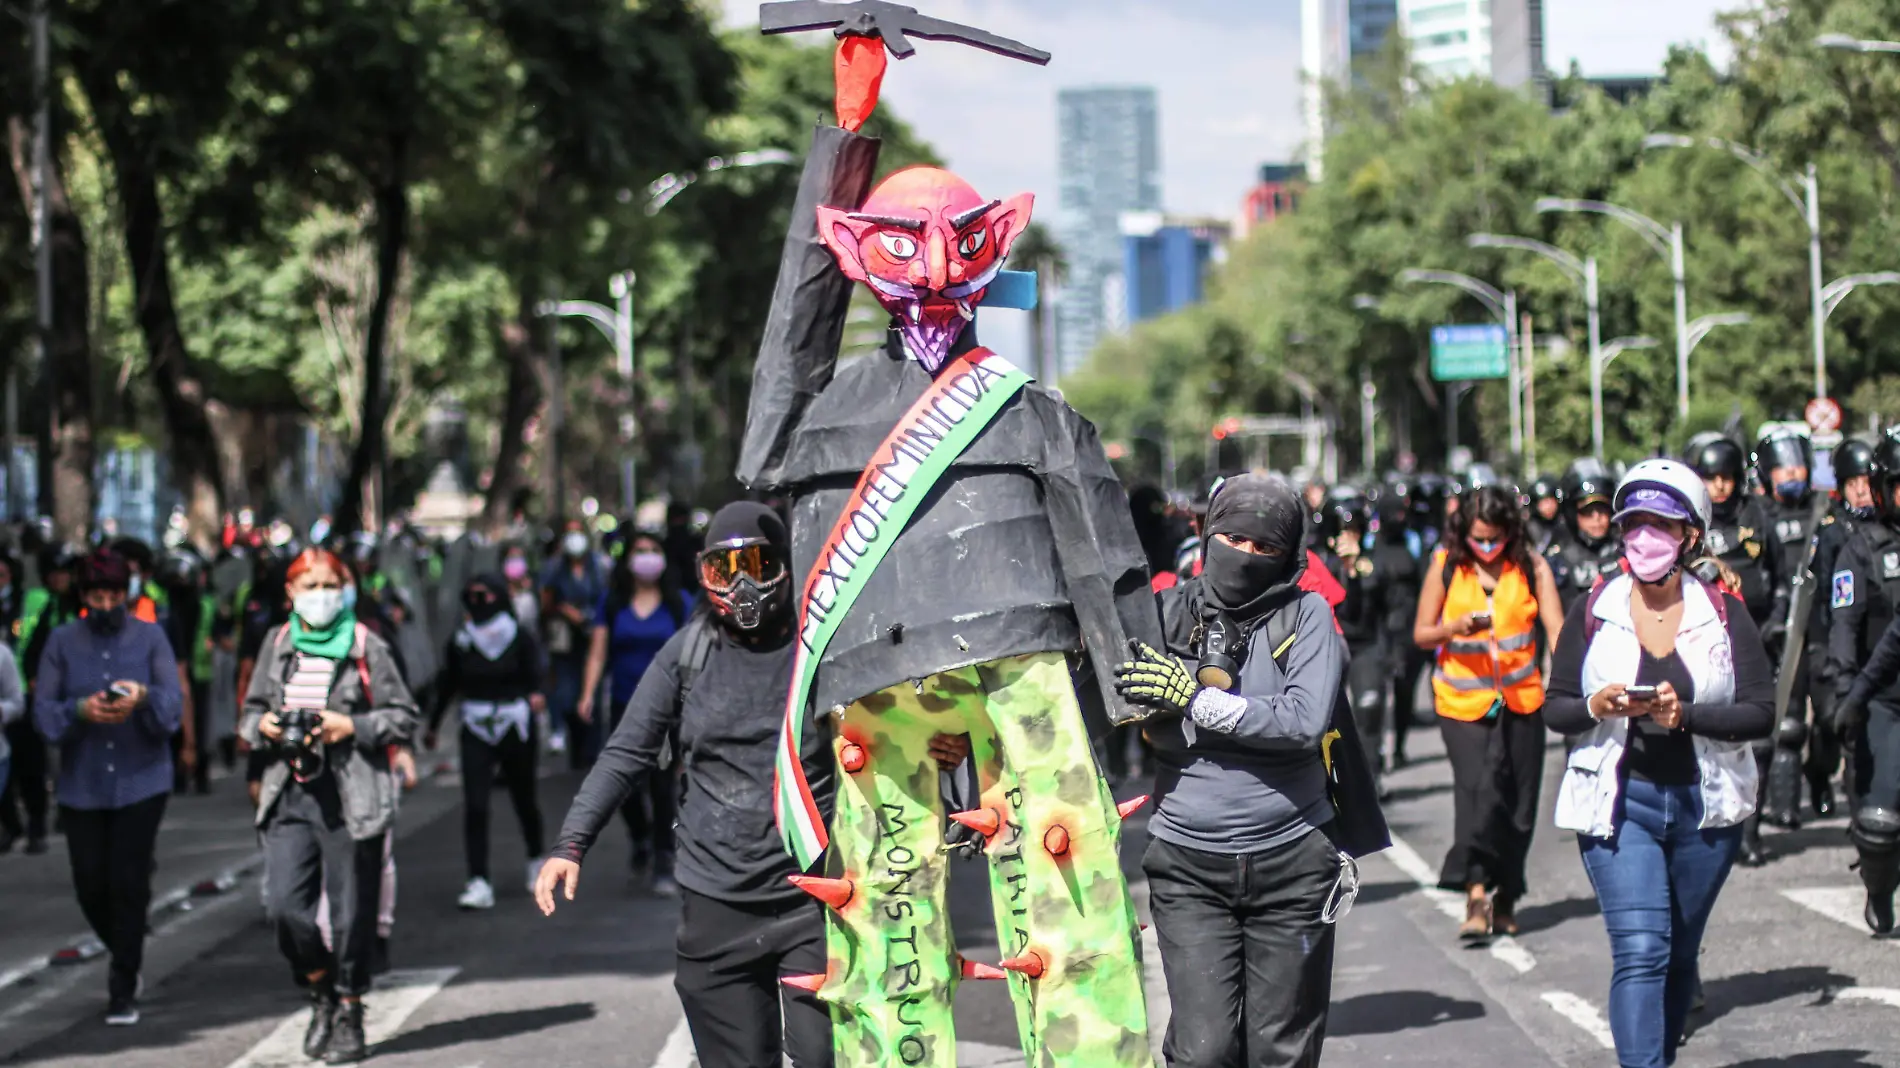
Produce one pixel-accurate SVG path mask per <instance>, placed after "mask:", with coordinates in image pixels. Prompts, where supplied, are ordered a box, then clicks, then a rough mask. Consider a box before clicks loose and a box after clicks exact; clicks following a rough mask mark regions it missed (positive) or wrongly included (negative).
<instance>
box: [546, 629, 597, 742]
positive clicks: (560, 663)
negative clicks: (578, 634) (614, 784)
mask: <svg viewBox="0 0 1900 1068" xmlns="http://www.w3.org/2000/svg"><path fill="white" fill-rule="evenodd" d="M586 670H587V658H586V657H584V656H557V657H555V658H554V663H553V685H552V686H550V687H549V688H548V716H549V718H550V719H552V720H553V721H554V722H555V723H557V724H565V725H566V726H567V763H568V766H569V767H571V768H574V769H575V770H579V769H581V768H585V767H589V766H591V765H592V764H593V763H594V758H595V757H596V756H598V755H599V754H600V739H601V738H602V734H601V731H600V729H599V727H600V719H599V713H598V712H596V713H595V719H594V722H593V723H582V722H581V718H580V714H579V710H580V704H581V682H582V676H583V675H584V674H585V673H586Z"/></svg>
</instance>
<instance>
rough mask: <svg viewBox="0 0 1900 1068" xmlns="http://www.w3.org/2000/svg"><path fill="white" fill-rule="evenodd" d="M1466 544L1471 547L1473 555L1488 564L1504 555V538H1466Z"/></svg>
mask: <svg viewBox="0 0 1900 1068" xmlns="http://www.w3.org/2000/svg"><path fill="white" fill-rule="evenodd" d="M1465 544H1466V545H1469V546H1470V547H1471V552H1472V554H1473V555H1475V556H1476V557H1477V558H1478V559H1480V560H1483V561H1484V562H1485V563H1487V564H1489V563H1493V562H1495V561H1496V560H1497V558H1498V557H1500V556H1502V555H1504V544H1505V543H1504V539H1503V538H1499V539H1498V540H1496V541H1479V540H1478V539H1476V538H1466V539H1465Z"/></svg>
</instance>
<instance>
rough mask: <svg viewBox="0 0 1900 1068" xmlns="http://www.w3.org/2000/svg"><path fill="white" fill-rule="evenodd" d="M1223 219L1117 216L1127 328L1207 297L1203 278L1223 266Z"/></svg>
mask: <svg viewBox="0 0 1900 1068" xmlns="http://www.w3.org/2000/svg"><path fill="white" fill-rule="evenodd" d="M1230 231H1231V227H1230V225H1229V224H1228V222H1227V221H1226V220H1225V219H1207V218H1195V217H1187V216H1176V215H1163V214H1162V213H1160V212H1158V211H1131V212H1128V213H1127V214H1125V215H1123V216H1122V224H1121V232H1122V258H1123V263H1122V279H1123V282H1124V284H1123V294H1124V297H1125V299H1126V308H1127V312H1126V314H1127V316H1128V322H1129V323H1131V324H1133V323H1138V322H1141V321H1142V320H1144V319H1152V318H1154V317H1155V316H1158V315H1166V314H1167V313H1169V312H1171V311H1179V310H1181V309H1182V308H1185V307H1187V306H1188V305H1190V304H1198V303H1200V302H1201V299H1202V298H1203V297H1204V296H1205V295H1206V286H1205V282H1206V280H1207V272H1208V269H1209V268H1210V267H1212V266H1213V265H1215V264H1217V263H1220V262H1222V261H1223V260H1225V259H1226V258H1227V257H1226V252H1227V239H1228V236H1229V234H1230Z"/></svg>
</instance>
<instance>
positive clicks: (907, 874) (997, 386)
mask: <svg viewBox="0 0 1900 1068" xmlns="http://www.w3.org/2000/svg"><path fill="white" fill-rule="evenodd" d="M760 15H761V25H762V27H763V29H764V30H765V31H766V32H768V33H772V32H786V31H791V30H811V29H831V30H834V31H835V32H836V34H837V36H838V38H839V46H838V54H837V64H836V66H837V75H838V108H837V110H838V125H837V126H831V125H828V124H827V125H821V126H820V127H819V128H818V129H817V130H816V132H815V134H814V136H813V139H812V146H811V151H810V154H809V156H808V158H807V161H806V166H805V171H804V174H803V176H802V178H801V182H800V186H799V191H798V197H797V201H796V205H795V207H794V209H793V221H792V226H791V231H790V233H789V234H788V236H787V238H786V242H785V248H784V253H783V259H782V261H781V266H780V274H779V279H778V285H777V289H776V291H775V293H774V295H773V305H772V314H771V318H770V320H769V322H768V326H767V330H766V334H765V337H764V340H763V342H762V345H761V349H760V353H759V361H758V365H757V367H756V369H755V371H754V374H753V389H752V402H751V410H750V412H749V413H748V418H747V423H746V431H745V440H744V444H743V446H742V451H741V457H740V461H739V469H738V474H739V477H740V479H741V480H742V481H743V482H745V483H746V484H747V485H748V486H749V487H751V488H752V489H754V490H758V491H768V492H772V493H775V494H781V495H783V496H785V497H787V498H789V500H790V502H791V518H792V540H793V557H794V570H795V573H796V575H797V576H798V581H799V586H798V587H797V589H798V591H799V596H798V598H797V606H798V627H799V633H798V643H797V645H796V646H795V649H794V657H795V659H794V667H793V678H794V681H793V685H792V690H791V693H790V694H789V695H788V698H787V702H786V717H785V726H784V730H783V735H782V737H781V739H780V748H779V761H778V790H777V795H778V796H777V808H778V819H779V826H780V830H781V832H782V834H783V835H784V837H785V840H786V846H787V848H788V849H790V850H791V851H792V852H793V853H794V855H795V856H796V857H797V859H798V861H799V864H800V866H801V867H803V868H804V869H805V870H806V871H808V872H811V871H813V870H814V868H815V867H816V866H817V865H818V864H819V862H820V860H821V859H822V860H823V861H824V867H823V869H822V874H811V875H805V876H799V877H797V878H796V879H795V881H796V882H798V883H799V884H800V885H801V886H802V887H804V889H806V890H807V891H808V892H810V893H811V894H813V895H814V896H815V897H818V898H819V899H821V900H822V901H824V902H825V903H826V904H827V905H828V906H829V908H828V909H827V913H828V916H829V919H828V924H827V946H828V955H829V958H830V960H829V964H828V967H827V970H826V971H825V973H824V974H822V975H812V976H803V977H793V978H790V979H788V980H786V981H787V982H789V983H792V984H794V985H797V986H803V987H804V988H806V989H809V990H812V991H814V992H815V993H816V995H817V996H818V997H819V998H820V999H821V1000H823V1001H824V1002H826V1003H827V1004H828V1005H829V1006H830V1008H831V1010H832V1018H833V1022H834V1036H835V1037H834V1042H835V1049H836V1053H837V1059H838V1063H839V1064H840V1065H841V1066H872V1065H876V1066H883V1065H929V1066H940V1068H951V1066H953V1065H954V1064H955V1063H956V1049H955V1038H954V1035H953V1029H952V1024H951V1004H952V1001H953V998H954V995H955V990H956V986H957V984H958V982H959V981H960V980H962V979H966V978H985V979H1007V981H1008V982H1009V984H1010V989H1011V995H1012V997H1013V1000H1014V1002H1015V1007H1016V1019H1017V1027H1018V1030H1019V1032H1020V1034H1021V1039H1022V1045H1023V1050H1024V1054H1025V1056H1026V1058H1027V1062H1028V1063H1029V1064H1031V1065H1037V1066H1043V1065H1064V1066H1067V1065H1074V1066H1078V1068H1079V1066H1090V1068H1119V1066H1131V1068H1132V1066H1135V1065H1149V1064H1152V1063H1153V1060H1152V1056H1151V1054H1150V1052H1149V1044H1148V1037H1147V1022H1146V1021H1147V1013H1146V1008H1145V1004H1144V1000H1143V994H1142V973H1141V958H1140V950H1139V939H1140V934H1139V926H1138V923H1137V920H1136V916H1135V910H1134V907H1133V905H1132V904H1131V902H1130V899H1129V895H1128V888H1127V884H1126V882H1125V881H1124V879H1123V876H1122V873H1121V867H1120V864H1119V860H1118V857H1117V846H1118V843H1119V841H1120V836H1121V829H1120V824H1121V820H1122V819H1123V818H1124V817H1125V816H1126V815H1127V813H1128V812H1129V811H1132V809H1133V807H1134V806H1135V805H1137V804H1139V800H1137V801H1135V802H1131V803H1129V804H1127V805H1124V806H1121V807H1120V808H1118V807H1117V805H1116V803H1115V800H1114V798H1113V796H1112V795H1111V794H1110V792H1109V789H1108V786H1107V784H1106V783H1105V782H1104V781H1103V779H1102V777H1101V775H1100V773H1099V772H1098V770H1097V767H1096V762H1095V757H1094V754H1093V750H1092V748H1091V745H1090V737H1089V730H1088V727H1087V726H1086V725H1085V722H1084V715H1083V710H1082V709H1083V703H1084V701H1083V698H1086V699H1087V700H1088V701H1089V702H1090V703H1092V704H1094V705H1095V706H1096V707H1098V708H1100V709H1101V710H1102V711H1104V712H1105V713H1106V716H1107V718H1108V719H1109V720H1111V721H1113V722H1118V723H1119V722H1128V721H1131V720H1134V719H1137V718H1140V716H1142V715H1144V714H1145V713H1144V712H1142V711H1140V710H1137V709H1135V708H1133V707H1130V706H1127V705H1125V704H1123V703H1122V701H1121V699H1120V698H1119V697H1118V696H1117V694H1116V693H1115V690H1114V685H1113V684H1114V676H1113V667H1114V662H1115V661H1116V660H1117V659H1119V658H1120V654H1121V651H1122V650H1123V649H1124V648H1126V646H1127V643H1128V641H1129V639H1131V638H1138V639H1140V640H1142V641H1145V642H1147V643H1149V644H1150V645H1159V644H1160V625H1159V618H1158V614H1157V612H1156V608H1155V602H1154V598H1153V596H1152V594H1151V593H1150V591H1149V588H1148V583H1147V574H1146V569H1145V563H1144V559H1145V558H1144V555H1143V553H1142V550H1141V545H1140V542H1139V540H1138V539H1137V537H1136V534H1135V530H1134V526H1133V522H1132V520H1131V517H1130V514H1129V509H1128V502H1127V498H1126V496H1125V494H1124V493H1123V490H1122V487H1121V484H1120V482H1119V481H1118V480H1117V478H1116V476H1115V473H1114V471H1113V470H1112V469H1111V468H1110V466H1109V463H1108V460H1107V458H1106V456H1105V455H1104V453H1103V451H1102V448H1101V445H1100V443H1099V442H1098V441H1097V439H1096V435H1095V431H1094V428H1093V427H1092V426H1090V425H1089V423H1088V422H1087V421H1086V420H1084V419H1083V418H1082V417H1081V416H1079V415H1077V414H1076V413H1075V411H1073V410H1072V409H1071V408H1069V407H1068V405H1066V404H1065V403H1064V402H1063V401H1062V399H1061V397H1060V396H1059V395H1057V394H1056V393H1054V392H1052V391H1050V390H1047V389H1043V388H1041V387H1039V386H1037V385H1035V384H1034V383H1033V382H1032V381H1031V380H1030V377H1029V376H1028V375H1027V374H1026V373H1024V372H1023V371H1022V370H1021V369H1019V368H1018V367H1016V366H1015V365H1014V364H1012V363H1010V362H1009V361H1008V360H1007V359H1005V358H1004V357H1002V356H1000V355H998V354H996V353H994V352H991V351H990V350H988V349H985V348H983V347H981V346H980V345H978V343H977V340H976V330H975V320H976V318H977V312H978V309H979V307H981V306H982V305H983V304H984V303H985V302H986V301H988V302H989V303H990V304H991V305H992V306H995V305H997V304H1004V305H1006V306H1013V307H1028V306H1031V303H1032V302H1033V300H1034V296H1033V293H1034V286H1033V283H1034V278H1033V276H1029V275H1021V274H1017V273H1015V272H1010V271H1006V270H1004V264H1005V262H1006V260H1007V258H1008V256H1009V251H1010V248H1011V246H1012V244H1013V243H1014V242H1015V241H1016V240H1017V239H1018V238H1019V237H1020V236H1021V235H1022V232H1023V229H1024V228H1025V227H1026V226H1027V225H1028V224H1029V218H1030V212H1031V208H1032V198H1031V197H1030V196H1029V195H1028V194H1022V195H1018V196H1013V197H1010V198H1009V199H1007V200H994V199H989V198H986V197H984V196H983V195H982V194H980V193H979V192H977V191H976V190H975V189H973V188H971V187H970V185H969V183H967V182H965V181H963V180H962V179H960V178H958V177H957V176H955V175H953V174H950V173H949V172H947V171H943V170H939V169H936V168H931V167H915V168H910V169H907V170H902V171H899V172H897V173H895V174H892V175H890V176H889V177H887V178H885V179H884V180H883V181H882V182H881V183H878V184H877V185H876V187H875V188H872V179H873V177H874V175H875V172H876V166H877V153H878V142H877V141H876V140H874V139H871V138H868V137H864V136H862V135H860V134H859V133H858V130H859V129H860V128H861V127H862V124H863V122H864V120H865V119H866V118H867V117H868V116H869V115H870V113H871V111H872V109H873V108H874V107H875V105H876V99H877V92H878V88H879V85H880V83H881V79H882V76H883V74H884V70H885V65H886V50H887V49H888V51H889V53H890V54H891V55H896V56H898V57H899V58H903V57H906V56H908V55H910V54H911V53H912V52H913V51H914V48H913V46H912V45H911V44H910V42H909V40H908V36H907V35H909V36H918V37H925V38H930V39H937V40H952V41H958V42H961V43H965V44H970V45H975V46H977V47H980V48H984V49H987V50H989V51H992V52H997V53H999V54H1002V55H1005V56H1012V57H1015V58H1020V59H1026V60H1029V61H1031V62H1038V63H1041V62H1046V61H1047V59H1048V56H1047V54H1045V53H1040V52H1037V51H1035V50H1033V49H1030V48H1028V47H1026V46H1024V45H1020V44H1017V43H1016V42H1013V41H1007V40H1003V39H1001V38H997V37H994V36H992V35H989V34H986V33H984V32H982V31H980V30H974V29H971V28H968V27H962V26H956V25H954V24H951V23H946V22H942V21H940V20H936V19H931V18H928V17H925V16H921V15H919V14H918V13H917V12H916V11H914V10H912V9H910V8H906V7H900V6H898V5H895V4H890V3H883V2H880V0H859V2H856V3H824V2H819V0H793V2H787V3H773V4H766V5H764V6H762V7H761V9H760ZM854 284H861V285H864V286H867V287H869V289H870V290H871V291H872V293H874V294H875V295H876V297H877V299H878V301H879V302H880V303H881V304H882V306H883V307H884V308H885V309H886V310H887V311H888V312H889V313H890V315H891V327H890V331H889V334H888V338H887V341H886V344H885V346H884V347H883V349H882V351H881V352H879V353H878V354H875V355H871V356H867V357H864V358H861V359H857V360H853V361H849V362H847V363H844V364H842V365H840V364H839V363H838V346H839V342H840V339H841V337H842V333H843V328H844V322H845V315H846V308H847V305H848V304H849V301H850V296H851V291H852V286H853V285H854ZM1078 686H1079V687H1081V688H1082V694H1081V696H1080V697H1079V696H1078V691H1077V688H1078ZM814 714H815V715H816V716H818V717H830V719H831V721H832V722H831V729H832V734H833V746H832V748H833V752H834V755H835V759H836V761H837V767H838V769H839V775H838V783H839V785H838V790H837V797H836V810H835V814H834V816H833V818H832V821H831V826H830V827H829V828H827V827H826V825H825V820H824V816H823V813H822V812H821V811H820V809H819V806H818V805H817V804H816V802H815V801H814V800H813V798H812V795H811V791H810V790H809V789H807V787H806V779H805V774H804V771H803V769H802V768H801V766H800V764H799V760H798V753H799V751H800V746H799V743H800V739H801V737H802V734H803V731H804V730H805V729H806V724H807V722H808V721H810V720H811V719H812V717H813V716H814ZM966 733H967V734H968V735H969V737H970V740H971V761H972V763H973V765H974V767H975V769H976V778H977V785H978V791H979V796H980V802H979V803H978V804H977V805H975V806H974V807H969V808H964V809H963V810H962V811H957V812H952V813H949V815H950V816H951V817H952V818H953V819H955V820H957V821H958V822H960V823H962V824H964V825H965V826H967V827H971V828H974V829H975V830H976V831H977V832H979V833H980V834H981V835H982V836H983V839H984V841H985V852H986V854H987V856H988V860H989V866H990V872H991V890H992V898H993V902H994V908H995V915H996V927H997V934H998V940H999V942H1000V943H1001V948H1002V952H1003V957H1004V959H1003V960H1001V961H1000V963H999V965H997V966H992V965H988V964H983V963H979V962H975V961H964V960H962V959H960V958H959V957H958V956H957V954H956V951H955V948H954V943H953V939H952V935H951V930H950V920H949V912H948V909H947V907H946V901H945V891H946V887H947V881H948V880H947V875H948V869H947V860H946V857H945V848H944V838H943V831H942V828H943V826H944V823H943V817H944V816H945V814H946V813H945V812H944V807H945V805H944V799H943V797H942V794H941V791H940V785H939V775H938V769H937V765H936V763H935V761H934V760H933V759H932V756H931V753H930V745H931V740H932V739H933V738H934V737H935V736H937V735H939V734H951V735H956V734H966ZM827 850H828V851H829V852H828V855H827Z"/></svg>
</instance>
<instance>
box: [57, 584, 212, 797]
mask: <svg viewBox="0 0 1900 1068" xmlns="http://www.w3.org/2000/svg"><path fill="white" fill-rule="evenodd" d="M119 679H127V680H130V681H132V682H138V683H143V684H144V685H145V686H146V688H147V690H148V693H147V696H146V699H145V703H144V704H142V705H140V706H139V707H138V709H137V710H136V711H134V712H133V713H132V715H131V718H129V719H127V720H126V721H125V722H124V723H90V722H87V721H86V720H82V719H80V718H79V702H80V701H81V700H82V699H84V698H87V697H91V696H92V695H93V694H96V693H98V692H99V691H101V690H103V689H105V688H106V687H107V686H110V685H111V684H112V683H113V682H115V681H117V680H119ZM182 708H183V700H182V698H181V697H180V695H179V692H178V661H177V660H176V659H175V658H173V656H172V647H171V643H170V642H168V641H166V640H165V631H164V629H163V628H161V627H159V626H158V625H157V624H155V623H146V622H144V621H143V620H138V619H130V618H128V619H127V620H126V621H125V627H124V628H123V629H121V630H120V631H119V632H118V633H117V634H111V635H99V634H94V633H93V632H92V628H90V627H88V626H87V625H86V624H85V621H84V620H79V621H75V622H72V623H68V624H66V625H65V626H62V627H60V628H59V629H58V630H55V631H54V632H53V633H52V634H51V635H50V636H48V638H47V639H46V650H45V652H44V653H42V654H41V655H40V669H39V674H38V676H37V677H36V678H35V679H34V690H33V724H34V726H35V727H37V728H39V732H40V733H41V734H42V735H44V736H45V737H46V740H47V741H48V742H51V743H53V744H54V745H57V746H59V803H60V804H62V805H65V806H67V807H69V808H78V809H105V808H124V807H125V806H127V805H133V804H137V803H138V802H140V801H144V800H146V799H147V798H150V797H156V796H158V795H159V794H162V793H167V792H169V791H170V790H171V788H172V752H171V736H172V734H173V732H175V731H177V730H178V721H179V717H180V714H181V712H182Z"/></svg>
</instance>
